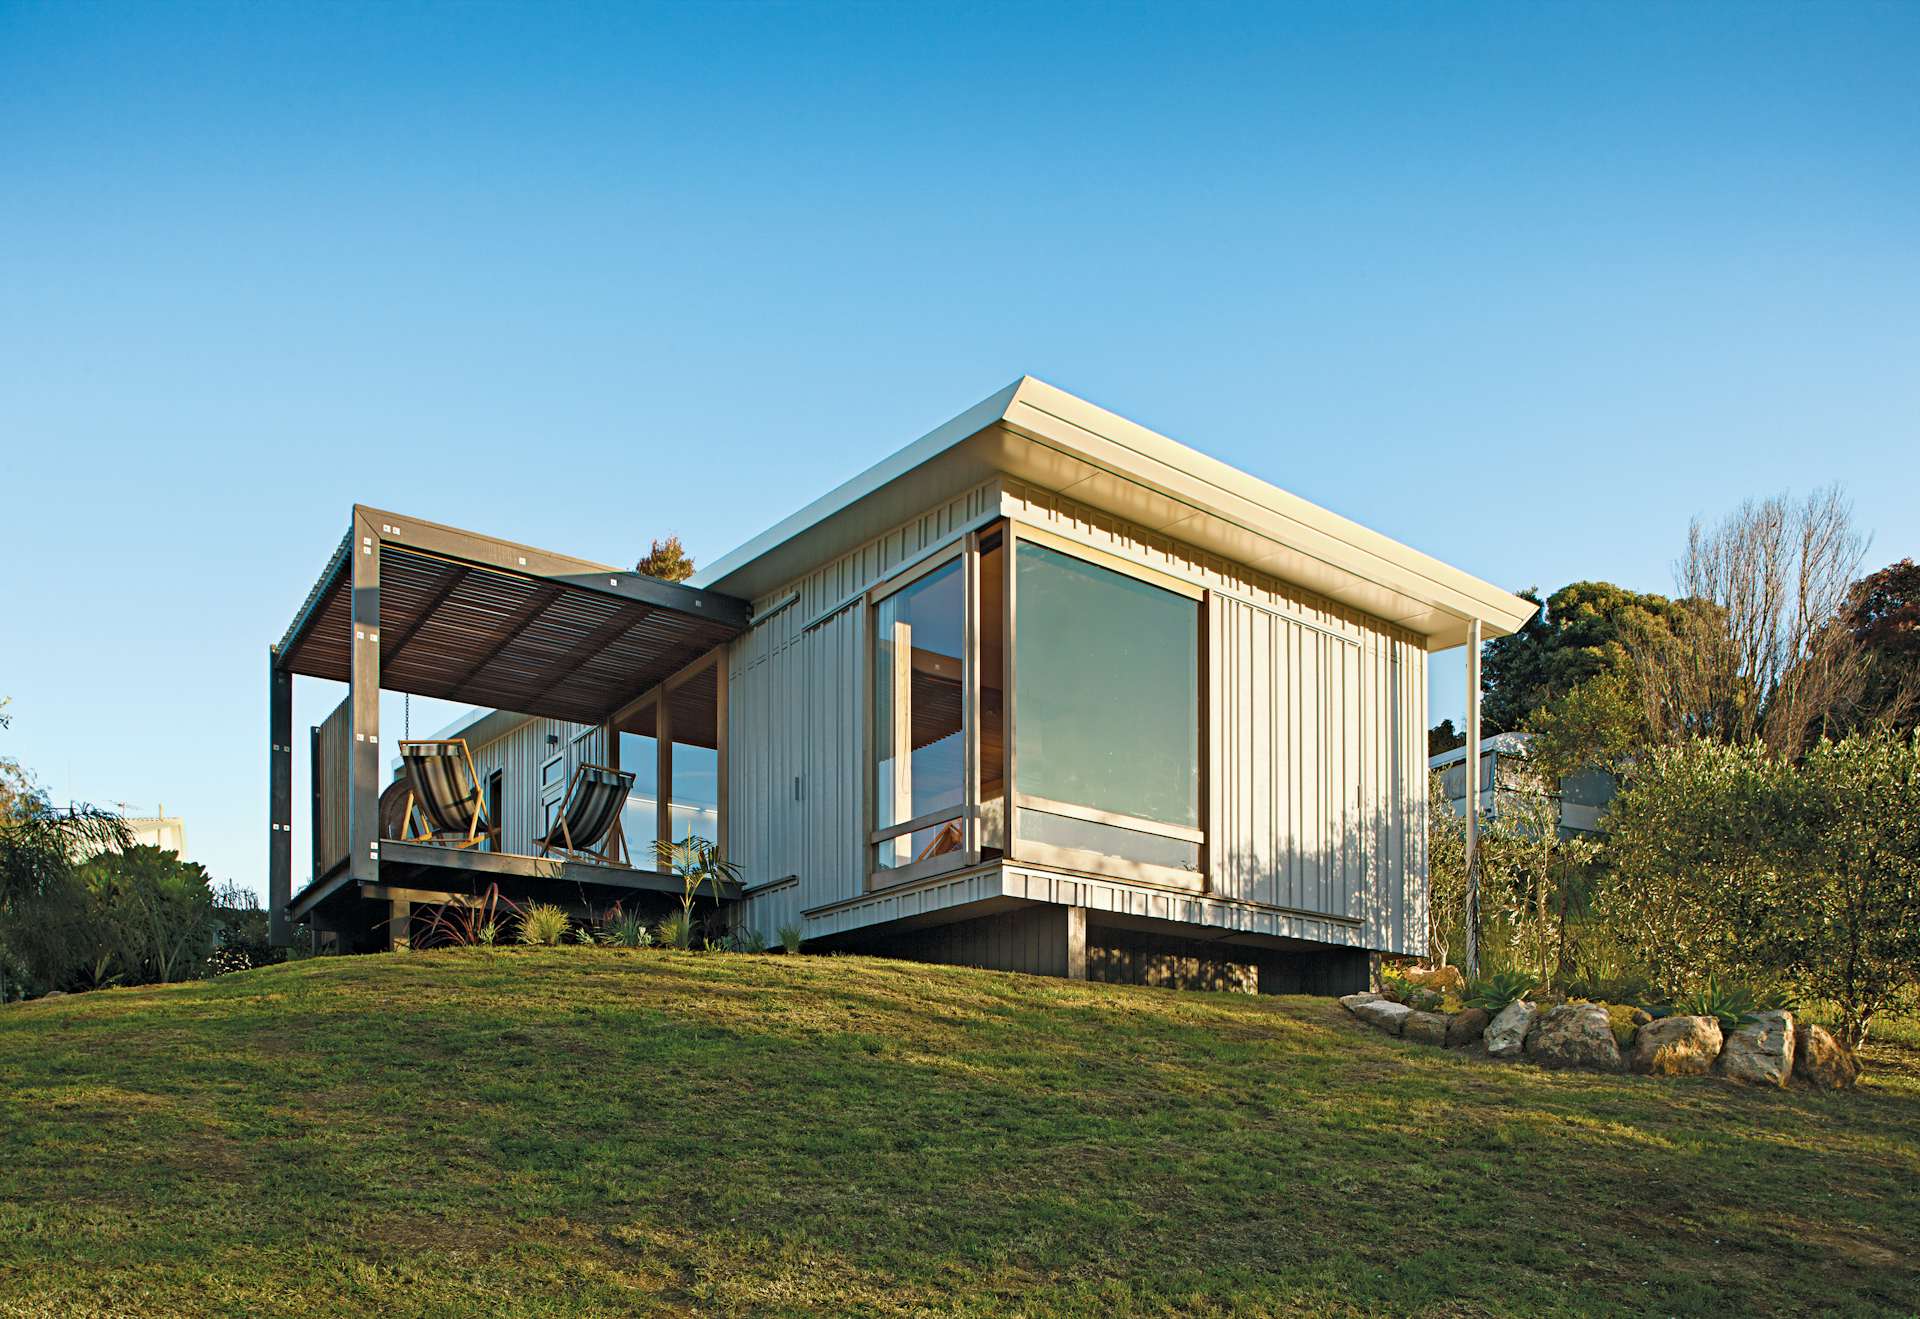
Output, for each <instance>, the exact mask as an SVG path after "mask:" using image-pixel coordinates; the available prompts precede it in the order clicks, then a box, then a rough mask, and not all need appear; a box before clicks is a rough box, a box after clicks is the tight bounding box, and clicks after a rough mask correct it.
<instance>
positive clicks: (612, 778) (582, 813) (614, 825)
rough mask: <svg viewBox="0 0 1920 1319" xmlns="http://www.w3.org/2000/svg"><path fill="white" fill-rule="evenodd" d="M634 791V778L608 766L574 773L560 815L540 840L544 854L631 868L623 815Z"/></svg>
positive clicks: (585, 766) (581, 767)
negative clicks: (623, 809)
mask: <svg viewBox="0 0 1920 1319" xmlns="http://www.w3.org/2000/svg"><path fill="white" fill-rule="evenodd" d="M632 791H633V775H632V774H626V773H622V772H621V771H620V770H617V769H612V768H610V767H608V766H606V765H582V766H580V767H579V768H578V769H576V770H574V771H573V779H572V781H570V782H569V783H568V784H567V795H566V797H565V798H563V799H562V800H561V802H560V814H559V816H558V817H557V818H556V819H555V820H554V822H553V827H552V828H551V829H549V830H547V836H546V837H545V838H542V839H541V840H540V855H541V856H551V855H553V854H555V853H559V854H560V855H562V856H566V857H571V858H575V859H578V860H582V861H596V862H598V863H599V864H601V865H603V866H631V865H632V864H633V861H632V859H631V858H629V857H628V855H627V839H626V831H625V829H623V828H622V827H621V824H620V812H621V808H623V807H624V806H625V805H626V804H627V794H628V793H630V792H632Z"/></svg>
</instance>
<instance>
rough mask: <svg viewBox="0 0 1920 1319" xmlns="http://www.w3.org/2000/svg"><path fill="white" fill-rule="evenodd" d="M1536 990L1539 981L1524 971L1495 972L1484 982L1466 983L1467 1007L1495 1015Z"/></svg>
mask: <svg viewBox="0 0 1920 1319" xmlns="http://www.w3.org/2000/svg"><path fill="white" fill-rule="evenodd" d="M1537 988H1539V981H1537V980H1535V979H1534V978H1533V977H1532V976H1530V975H1528V974H1527V973H1526V972H1525V971H1496V972H1495V973H1494V974H1492V975H1490V976H1488V977H1487V978H1486V979H1484V980H1474V981H1471V982H1469V983H1468V985H1467V1006H1468V1007H1470V1008H1479V1009H1480V1010H1481V1011H1482V1012H1490V1013H1495V1014H1497V1013H1499V1012H1500V1011H1501V1010H1502V1009H1503V1008H1505V1007H1507V1006H1508V1005H1509V1004H1513V1003H1517V1002H1519V1001H1520V1000H1521V999H1523V998H1525V997H1526V996H1527V995H1529V994H1531V993H1532V992H1533V991H1534V990H1535V989H1537Z"/></svg>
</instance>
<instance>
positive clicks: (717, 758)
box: [582, 645, 732, 875]
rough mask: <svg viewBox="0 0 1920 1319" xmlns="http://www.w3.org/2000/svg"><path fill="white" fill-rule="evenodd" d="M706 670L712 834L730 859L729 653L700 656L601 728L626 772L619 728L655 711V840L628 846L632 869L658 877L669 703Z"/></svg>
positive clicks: (667, 790) (669, 819)
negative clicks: (709, 683)
mask: <svg viewBox="0 0 1920 1319" xmlns="http://www.w3.org/2000/svg"><path fill="white" fill-rule="evenodd" d="M708 669H712V670H713V722H714V731H713V737H714V779H715V783H714V795H715V796H716V797H717V798H718V801H716V802H715V803H714V814H715V817H716V819H715V825H714V833H715V834H716V835H717V836H716V837H715V838H714V840H713V841H714V842H715V843H716V844H718V845H719V848H720V855H721V856H723V857H725V856H728V855H729V853H728V851H727V846H728V826H729V822H730V817H731V815H732V811H731V809H730V808H729V798H730V796H731V793H730V790H729V784H728V777H729V775H728V769H729V766H730V763H731V760H730V757H729V756H728V754H727V742H728V739H729V735H730V731H731V730H730V727H729V723H728V716H727V696H728V692H727V678H728V673H729V666H728V663H727V647H726V646H725V645H721V646H718V647H716V648H714V649H713V650H712V651H710V652H708V653H707V654H705V655H702V656H701V657H700V658H699V659H697V660H695V661H694V662H693V663H691V664H689V665H687V666H686V667H685V668H683V669H680V670H679V671H678V672H676V673H674V674H672V675H671V676H670V677H668V678H666V679H665V680H664V681H662V682H661V683H660V684H659V685H658V686H657V687H654V688H653V689H652V690H650V691H647V692H645V693H643V694H641V695H640V696H637V697H635V698H634V699H633V700H631V701H628V702H627V703H626V704H625V705H623V706H621V707H620V708H619V709H618V710H616V711H615V712H614V713H613V715H612V717H610V718H609V719H608V720H607V722H606V723H605V724H603V725H600V727H601V728H603V729H605V731H606V735H607V744H608V755H607V760H608V761H609V762H610V763H611V764H613V765H615V766H616V767H620V768H624V766H621V765H620V741H619V739H620V733H621V731H622V730H621V728H620V725H621V724H623V723H625V722H627V721H628V720H630V719H632V718H633V717H634V716H635V715H637V714H640V713H641V712H643V711H645V710H648V709H651V710H652V711H653V716H654V717H653V740H654V757H655V759H654V776H655V783H656V788H655V792H654V796H655V798H656V800H655V802H654V828H653V837H652V838H650V839H648V840H646V841H645V842H644V843H643V844H642V845H641V846H640V847H637V848H636V847H635V846H634V840H632V839H629V840H628V848H627V850H628V853H629V855H630V856H632V857H633V858H635V865H634V867H633V868H634V869H635V870H651V871H653V872H654V873H655V874H661V875H664V874H667V873H669V871H668V868H667V867H666V866H664V865H661V864H660V863H659V861H658V860H657V859H656V858H655V855H654V850H653V848H654V844H655V843H657V842H660V841H662V840H665V841H669V842H671V841H672V840H673V708H672V706H670V705H669V704H668V703H667V700H666V698H667V697H668V696H670V695H671V694H672V693H674V692H676V691H678V690H679V689H680V688H682V687H684V686H686V685H687V684H688V683H689V682H692V681H693V680H694V679H695V678H698V677H700V676H701V675H702V674H704V673H705V672H706V671H707V670H708ZM582 736H583V737H584V736H587V734H582ZM640 856H645V857H646V864H644V865H642V864H639V862H638V858H639V857H640Z"/></svg>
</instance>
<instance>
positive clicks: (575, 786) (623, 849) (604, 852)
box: [536, 761, 633, 870]
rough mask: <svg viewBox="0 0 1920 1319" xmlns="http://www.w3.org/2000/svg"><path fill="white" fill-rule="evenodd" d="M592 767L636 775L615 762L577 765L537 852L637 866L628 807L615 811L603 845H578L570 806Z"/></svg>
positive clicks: (623, 774)
mask: <svg viewBox="0 0 1920 1319" xmlns="http://www.w3.org/2000/svg"><path fill="white" fill-rule="evenodd" d="M588 770H599V771H601V772H602V773H605V774H613V775H616V776H619V777H622V778H625V779H627V780H629V781H630V782H631V780H632V778H633V775H631V774H629V773H627V772H626V771H625V770H620V769H615V768H614V767H613V766H612V765H590V764H587V763H586V762H584V761H583V762H581V763H580V764H579V765H577V766H575V767H574V771H573V777H572V778H570V779H568V780H567V790H566V792H565V794H564V795H562V796H561V798H560V809H559V811H558V812H557V813H556V816H557V818H556V819H555V820H554V822H553V825H552V826H551V827H550V828H548V829H547V831H546V833H545V834H544V836H542V837H541V838H540V839H539V840H538V843H537V846H536V852H537V854H538V855H540V856H552V855H553V854H554V853H556V852H558V853H560V854H561V855H563V856H567V857H577V858H583V859H586V860H590V861H595V862H598V863H599V864H601V865H603V866H624V867H626V868H627V869H628V870H631V869H633V858H632V857H631V856H630V855H628V853H627V829H626V818H625V817H626V812H625V811H624V810H616V811H614V813H613V823H612V824H611V825H609V826H608V827H607V836H606V837H605V838H603V839H601V840H600V846H599V847H598V848H592V847H576V846H575V845H574V842H573V830H572V828H571V827H570V826H569V825H568V822H567V816H568V810H567V807H569V806H570V805H572V804H573V794H574V793H575V792H576V791H578V790H579V788H580V783H581V781H582V779H584V778H585V777H586V773H587V771H588ZM629 790H631V789H629ZM555 829H558V830H559V831H560V839H561V841H560V842H558V843H555V842H554V841H553V834H554V830H555Z"/></svg>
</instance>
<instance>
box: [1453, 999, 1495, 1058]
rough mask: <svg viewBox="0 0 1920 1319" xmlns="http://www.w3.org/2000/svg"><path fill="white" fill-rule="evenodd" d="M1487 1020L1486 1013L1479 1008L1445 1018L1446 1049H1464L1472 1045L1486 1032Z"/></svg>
mask: <svg viewBox="0 0 1920 1319" xmlns="http://www.w3.org/2000/svg"><path fill="white" fill-rule="evenodd" d="M1488 1020H1489V1018H1488V1016H1487V1014H1486V1012H1485V1011H1483V1010H1482V1009H1480V1008H1468V1009H1467V1010H1466V1011H1464V1012H1456V1013H1454V1014H1453V1015H1452V1016H1451V1017H1448V1018H1447V1047H1448V1048H1449V1049H1464V1048H1465V1047H1466V1046H1467V1045H1469V1044H1472V1043H1473V1042H1474V1041H1475V1040H1477V1039H1479V1038H1480V1036H1481V1035H1482V1034H1483V1033H1484V1032H1485V1031H1486V1029H1487V1022H1488Z"/></svg>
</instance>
